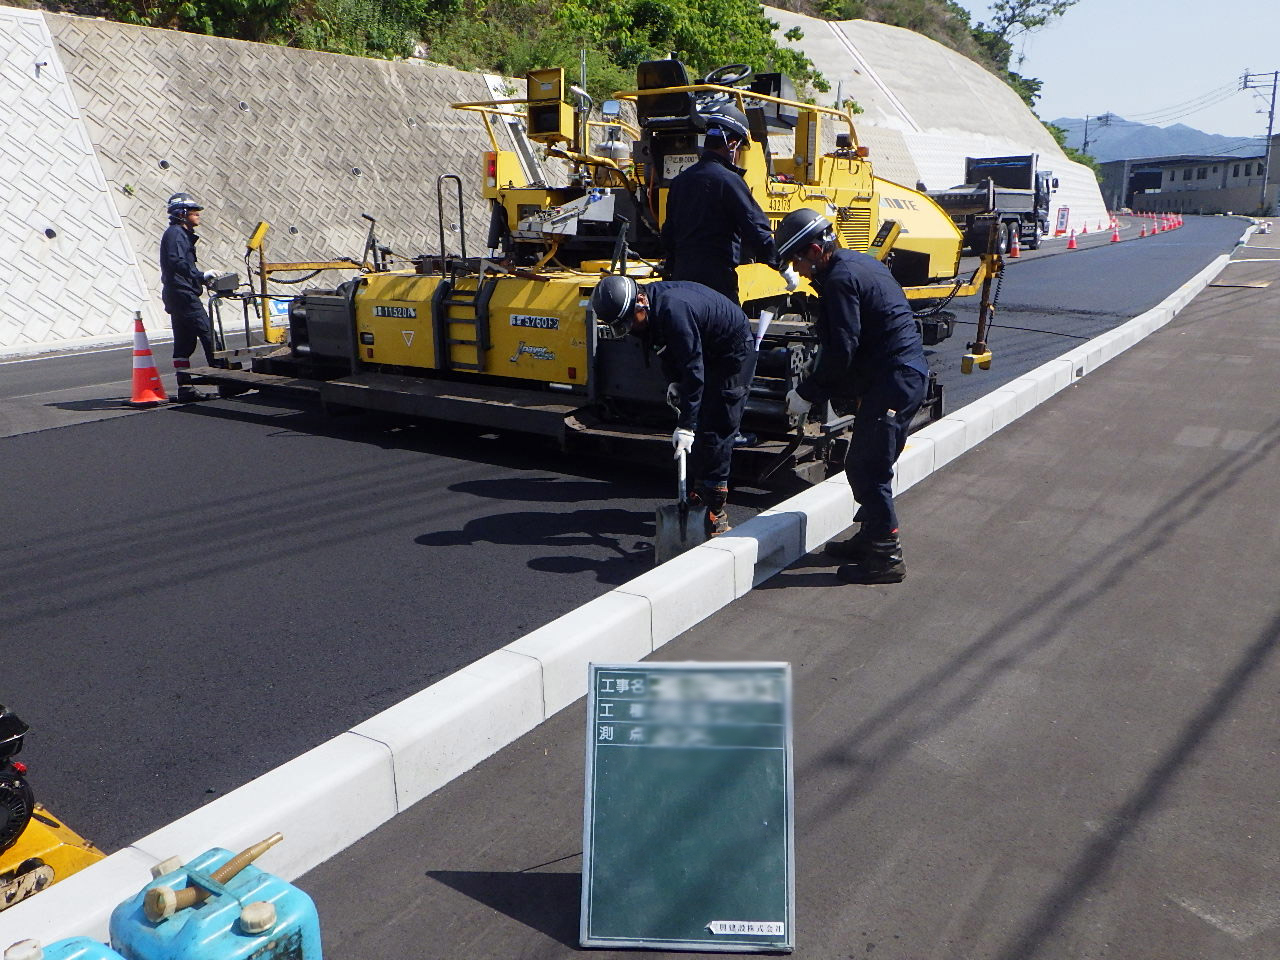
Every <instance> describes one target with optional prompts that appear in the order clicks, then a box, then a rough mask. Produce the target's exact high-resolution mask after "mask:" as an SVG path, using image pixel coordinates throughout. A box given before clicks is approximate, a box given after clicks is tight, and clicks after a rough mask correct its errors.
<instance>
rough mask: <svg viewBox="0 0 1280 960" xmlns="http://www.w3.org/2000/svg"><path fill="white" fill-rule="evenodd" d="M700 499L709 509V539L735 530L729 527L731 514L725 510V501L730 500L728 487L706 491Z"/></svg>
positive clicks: (702, 492)
mask: <svg viewBox="0 0 1280 960" xmlns="http://www.w3.org/2000/svg"><path fill="white" fill-rule="evenodd" d="M698 499H699V500H701V501H702V503H703V504H704V505H705V506H706V508H707V536H708V537H718V536H720V534H722V533H728V532H729V531H730V530H732V529H733V527H731V526H730V525H729V514H728V512H727V511H726V510H725V508H724V504H725V501H726V500H728V499H729V488H728V487H727V486H725V487H716V488H707V489H704V490H702V491H701V493H700V495H699V497H698Z"/></svg>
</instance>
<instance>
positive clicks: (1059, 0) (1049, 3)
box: [978, 0, 1080, 42]
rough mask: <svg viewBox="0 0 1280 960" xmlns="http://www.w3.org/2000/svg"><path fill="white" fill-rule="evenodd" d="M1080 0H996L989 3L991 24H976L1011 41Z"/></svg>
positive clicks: (1044, 23) (1059, 14)
mask: <svg viewBox="0 0 1280 960" xmlns="http://www.w3.org/2000/svg"><path fill="white" fill-rule="evenodd" d="M1079 2H1080V0H996V2H995V3H993V4H991V24H990V25H987V24H985V23H980V24H978V28H979V29H982V30H987V31H989V32H991V33H994V34H995V35H996V36H997V37H999V38H1000V39H1001V40H1005V41H1009V42H1012V41H1013V40H1014V39H1015V38H1017V37H1019V36H1021V35H1022V34H1024V33H1030V32H1031V31H1032V30H1038V29H1040V28H1041V27H1043V26H1045V25H1046V24H1048V23H1049V22H1050V21H1051V20H1053V19H1055V18H1056V17H1060V16H1062V15H1063V14H1064V13H1066V12H1067V11H1068V10H1069V9H1070V8H1071V7H1074V6H1075V5H1076V4H1077V3H1079Z"/></svg>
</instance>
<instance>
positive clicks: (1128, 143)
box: [1053, 113, 1265, 163]
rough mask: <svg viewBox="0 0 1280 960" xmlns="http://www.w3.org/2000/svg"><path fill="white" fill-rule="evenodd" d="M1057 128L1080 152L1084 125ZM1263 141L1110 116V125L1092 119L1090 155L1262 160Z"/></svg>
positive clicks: (1069, 121) (1074, 122)
mask: <svg viewBox="0 0 1280 960" xmlns="http://www.w3.org/2000/svg"><path fill="white" fill-rule="evenodd" d="M1053 123H1054V124H1055V125H1056V126H1059V127H1062V129H1064V130H1066V131H1067V146H1069V147H1075V148H1076V149H1077V150H1079V149H1080V147H1081V143H1082V141H1083V140H1084V121H1083V120H1078V119H1076V118H1075V117H1060V118H1059V119H1057V120H1054V121H1053ZM1264 140H1265V138H1264V137H1261V136H1259V137H1224V136H1221V135H1220V134H1216V133H1205V132H1204V131H1202V130H1197V129H1195V128H1194V127H1188V126H1187V125H1186V124H1185V123H1175V124H1174V125H1173V126H1171V127H1154V126H1150V125H1148V124H1145V123H1135V122H1133V121H1131V120H1125V119H1124V118H1123V117H1119V116H1116V115H1115V114H1114V113H1113V114H1111V121H1110V123H1108V124H1103V123H1100V122H1099V119H1098V118H1097V117H1090V118H1089V153H1090V154H1092V155H1093V157H1094V158H1095V159H1096V160H1098V161H1099V162H1100V163H1106V162H1107V161H1108V160H1136V159H1138V158H1140V157H1172V156H1177V155H1179V154H1184V153H1193V154H1203V155H1205V156H1224V157H1225V156H1235V157H1260V156H1262V154H1263V153H1264V152H1265V148H1264V146H1263V143H1264Z"/></svg>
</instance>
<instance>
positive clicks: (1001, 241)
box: [996, 223, 1009, 256]
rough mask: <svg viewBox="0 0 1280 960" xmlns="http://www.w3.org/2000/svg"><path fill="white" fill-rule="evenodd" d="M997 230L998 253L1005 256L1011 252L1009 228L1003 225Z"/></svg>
mask: <svg viewBox="0 0 1280 960" xmlns="http://www.w3.org/2000/svg"><path fill="white" fill-rule="evenodd" d="M996 230H997V233H996V253H998V254H1001V255H1002V256H1003V255H1004V254H1006V253H1008V252H1009V228H1008V227H1007V226H1006V225H1005V224H1003V223H1002V224H1000V226H999V227H997V228H996Z"/></svg>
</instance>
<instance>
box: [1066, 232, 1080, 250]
mask: <svg viewBox="0 0 1280 960" xmlns="http://www.w3.org/2000/svg"><path fill="white" fill-rule="evenodd" d="M1067 249H1068V250H1078V249H1079V246H1078V245H1077V244H1076V232H1075V231H1074V230H1072V231H1071V236H1069V237H1067Z"/></svg>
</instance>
